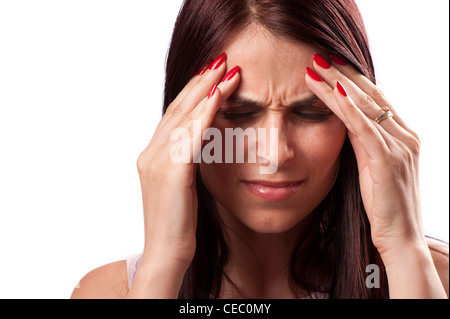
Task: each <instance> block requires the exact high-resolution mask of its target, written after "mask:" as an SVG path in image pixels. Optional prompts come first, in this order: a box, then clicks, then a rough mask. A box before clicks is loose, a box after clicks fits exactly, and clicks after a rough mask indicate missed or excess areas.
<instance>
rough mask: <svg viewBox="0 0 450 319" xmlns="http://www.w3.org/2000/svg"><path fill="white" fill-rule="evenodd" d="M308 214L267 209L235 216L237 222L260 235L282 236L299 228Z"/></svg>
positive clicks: (295, 210) (292, 210)
mask: <svg viewBox="0 0 450 319" xmlns="http://www.w3.org/2000/svg"><path fill="white" fill-rule="evenodd" d="M307 215H308V213H302V212H300V211H299V209H298V208H296V209H280V208H265V209H254V210H253V209H252V210H250V211H246V212H245V215H243V216H242V215H239V214H234V217H235V221H237V222H238V223H240V224H241V225H243V226H244V227H245V228H247V230H250V231H252V232H255V233H258V234H280V233H284V232H287V231H289V230H291V229H292V228H294V227H295V226H297V225H298V224H299V223H300V222H301V221H302V220H303V219H304V218H305V217H306V216H307Z"/></svg>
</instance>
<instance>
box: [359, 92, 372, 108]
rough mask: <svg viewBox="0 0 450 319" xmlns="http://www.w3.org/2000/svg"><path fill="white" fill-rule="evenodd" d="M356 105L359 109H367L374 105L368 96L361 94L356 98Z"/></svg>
mask: <svg viewBox="0 0 450 319" xmlns="http://www.w3.org/2000/svg"><path fill="white" fill-rule="evenodd" d="M358 105H359V106H360V107H361V108H369V107H372V106H374V105H375V101H374V99H373V98H372V97H371V96H370V95H368V94H365V93H362V94H361V95H360V96H359V98H358Z"/></svg>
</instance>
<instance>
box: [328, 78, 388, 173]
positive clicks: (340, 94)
mask: <svg viewBox="0 0 450 319" xmlns="http://www.w3.org/2000/svg"><path fill="white" fill-rule="evenodd" d="M334 96H335V98H336V101H337V104H338V105H339V107H340V109H341V111H342V113H343V115H344V116H345V118H346V120H347V121H346V122H347V123H348V124H349V125H348V126H347V129H348V130H349V131H350V132H351V133H352V134H353V135H354V136H355V137H356V138H357V139H358V141H359V142H360V145H361V147H362V148H363V149H364V151H365V153H366V155H367V158H368V160H369V161H375V162H378V163H380V162H381V163H383V165H385V164H386V163H384V159H386V158H388V157H387V156H386V155H387V154H389V153H390V149H389V147H388V145H387V143H386V138H387V139H389V135H388V134H384V133H385V132H383V133H381V131H380V130H379V129H378V128H377V127H376V126H375V125H374V123H373V122H372V121H371V120H370V119H368V118H367V116H366V115H365V114H364V113H363V112H362V111H361V109H360V108H358V107H357V106H356V105H355V103H354V102H353V100H352V98H351V97H350V96H349V95H348V94H347V93H346V91H345V89H344V88H343V86H342V84H340V83H339V84H338V85H337V86H336V88H335V90H334ZM383 135H384V136H383Z"/></svg>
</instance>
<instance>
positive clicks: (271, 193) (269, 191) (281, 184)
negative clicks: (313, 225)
mask: <svg viewBox="0 0 450 319" xmlns="http://www.w3.org/2000/svg"><path fill="white" fill-rule="evenodd" d="M242 182H243V183H244V185H245V186H246V187H247V188H248V190H250V192H252V193H253V194H254V195H256V196H258V197H260V198H262V199H265V200H269V201H281V200H287V199H288V198H290V197H292V196H293V195H294V194H295V192H296V191H297V190H298V189H299V188H300V186H301V184H302V183H303V181H277V182H275V181H245V180H244V181H242Z"/></svg>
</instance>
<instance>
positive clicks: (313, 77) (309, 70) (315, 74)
mask: <svg viewBox="0 0 450 319" xmlns="http://www.w3.org/2000/svg"><path fill="white" fill-rule="evenodd" d="M306 73H308V75H309V76H310V77H311V78H312V79H313V80H316V81H317V82H322V79H321V78H320V76H318V75H317V73H316V72H314V71H313V70H311V69H310V68H308V67H306Z"/></svg>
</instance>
